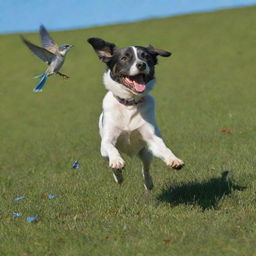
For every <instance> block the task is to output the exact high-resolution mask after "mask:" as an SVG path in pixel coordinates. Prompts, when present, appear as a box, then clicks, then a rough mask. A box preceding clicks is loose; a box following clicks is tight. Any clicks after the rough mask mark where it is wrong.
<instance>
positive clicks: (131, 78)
mask: <svg viewBox="0 0 256 256" xmlns="http://www.w3.org/2000/svg"><path fill="white" fill-rule="evenodd" d="M88 42H89V43H90V44H91V45H92V47H93V48H94V50H95V52H96V54H97V55H98V57H99V58H100V60H101V61H103V62H104V63H106V65H107V66H108V68H109V71H110V76H111V79H112V80H114V81H115V82H116V83H118V84H121V85H122V87H124V88H125V89H126V90H129V91H130V92H131V93H133V94H135V95H139V94H145V93H146V92H147V91H148V90H150V89H151V88H150V87H152V82H153V81H154V79H155V77H154V73H155V70H154V66H155V65H156V64H157V56H158V55H159V56H163V57H169V56H170V55H171V53H170V52H167V51H164V50H160V49H155V48H154V47H153V46H151V45H149V46H147V47H141V46H130V47H126V48H118V47H116V45H115V44H113V43H109V42H106V41H104V40H102V39H100V38H89V39H88Z"/></svg>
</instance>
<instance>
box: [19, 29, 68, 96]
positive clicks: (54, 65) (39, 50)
mask: <svg viewBox="0 0 256 256" xmlns="http://www.w3.org/2000/svg"><path fill="white" fill-rule="evenodd" d="M39 32H40V37H41V44H42V47H40V46H37V45H35V44H33V43H31V42H29V41H28V40H27V39H25V38H24V37H23V36H21V39H22V41H23V42H24V43H25V44H26V46H27V47H28V48H29V49H30V50H31V51H32V52H33V53H34V54H35V55H36V56H37V57H38V58H40V59H41V60H42V61H44V62H46V63H47V64H48V68H47V69H46V71H45V72H44V73H43V74H41V75H39V76H37V78H41V79H40V81H39V83H38V84H37V85H36V87H35V88H34V90H33V91H34V92H38V91H42V89H43V87H44V85H45V83H46V80H47V78H48V76H50V75H53V74H58V75H61V76H63V77H64V78H69V77H68V76H67V75H64V74H62V73H60V72H59V70H60V68H61V67H62V65H63V64H64V61H65V56H66V54H67V53H68V51H69V50H70V49H71V48H72V47H73V46H72V45H69V44H64V45H61V46H60V47H59V46H58V45H57V44H56V43H55V42H54V40H53V39H52V37H51V36H50V35H49V33H48V32H47V30H46V28H45V27H44V26H43V25H41V26H40V30H39Z"/></svg>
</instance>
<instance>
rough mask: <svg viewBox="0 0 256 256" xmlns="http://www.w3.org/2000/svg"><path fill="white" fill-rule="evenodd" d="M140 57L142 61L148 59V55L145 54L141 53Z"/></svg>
mask: <svg viewBox="0 0 256 256" xmlns="http://www.w3.org/2000/svg"><path fill="white" fill-rule="evenodd" d="M141 57H142V58H143V59H146V60H148V59H149V55H148V54H147V53H145V52H142V53H141Z"/></svg>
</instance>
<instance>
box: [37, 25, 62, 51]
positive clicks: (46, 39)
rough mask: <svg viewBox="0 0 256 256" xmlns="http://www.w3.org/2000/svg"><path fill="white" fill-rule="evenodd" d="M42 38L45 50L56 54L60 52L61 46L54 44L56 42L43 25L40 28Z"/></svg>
mask: <svg viewBox="0 0 256 256" xmlns="http://www.w3.org/2000/svg"><path fill="white" fill-rule="evenodd" d="M40 36H41V42H42V47H43V48H45V49H47V50H48V51H50V52H52V53H56V52H57V51H58V49H59V46H58V45H57V44H56V43H55V42H54V40H53V39H52V37H51V36H50V35H49V33H48V31H47V30H46V28H45V27H44V26H43V25H41V26H40Z"/></svg>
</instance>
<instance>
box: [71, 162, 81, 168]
mask: <svg viewBox="0 0 256 256" xmlns="http://www.w3.org/2000/svg"><path fill="white" fill-rule="evenodd" d="M72 168H73V169H79V168H80V166H79V163H78V161H75V162H74V163H73V164H72Z"/></svg>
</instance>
